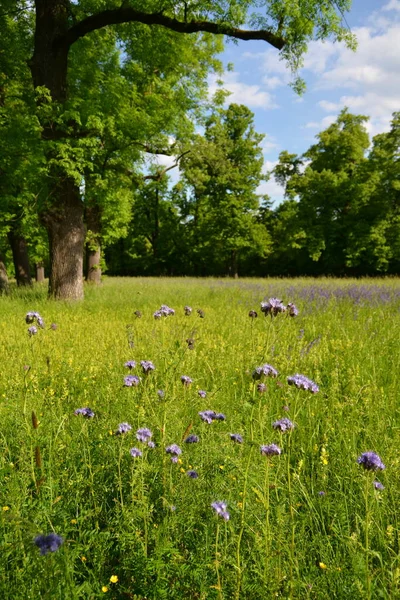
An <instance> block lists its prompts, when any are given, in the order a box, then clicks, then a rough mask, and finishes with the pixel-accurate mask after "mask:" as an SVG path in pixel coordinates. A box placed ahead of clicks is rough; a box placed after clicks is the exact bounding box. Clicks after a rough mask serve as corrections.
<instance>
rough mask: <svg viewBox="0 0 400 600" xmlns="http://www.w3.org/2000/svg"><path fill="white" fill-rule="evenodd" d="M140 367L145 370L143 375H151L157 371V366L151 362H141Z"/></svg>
mask: <svg viewBox="0 0 400 600" xmlns="http://www.w3.org/2000/svg"><path fill="white" fill-rule="evenodd" d="M140 366H141V367H142V369H143V373H150V371H154V370H155V366H154V365H153V363H152V362H151V360H141V361H140Z"/></svg>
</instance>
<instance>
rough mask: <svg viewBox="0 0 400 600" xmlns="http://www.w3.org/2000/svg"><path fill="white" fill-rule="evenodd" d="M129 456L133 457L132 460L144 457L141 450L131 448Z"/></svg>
mask: <svg viewBox="0 0 400 600" xmlns="http://www.w3.org/2000/svg"><path fill="white" fill-rule="evenodd" d="M129 454H130V455H131V456H132V458H139V457H140V456H142V455H143V453H142V451H141V450H139V448H131V449H130V450H129Z"/></svg>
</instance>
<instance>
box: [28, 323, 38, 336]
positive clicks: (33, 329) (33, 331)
mask: <svg viewBox="0 0 400 600" xmlns="http://www.w3.org/2000/svg"><path fill="white" fill-rule="evenodd" d="M37 332H38V330H37V327H35V326H34V325H32V326H31V327H28V333H29V336H30V337H32V336H33V335H36V334H37Z"/></svg>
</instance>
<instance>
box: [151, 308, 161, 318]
mask: <svg viewBox="0 0 400 600" xmlns="http://www.w3.org/2000/svg"><path fill="white" fill-rule="evenodd" d="M153 317H154V318H155V319H161V317H162V312H160V311H159V310H156V312H155V313H153Z"/></svg>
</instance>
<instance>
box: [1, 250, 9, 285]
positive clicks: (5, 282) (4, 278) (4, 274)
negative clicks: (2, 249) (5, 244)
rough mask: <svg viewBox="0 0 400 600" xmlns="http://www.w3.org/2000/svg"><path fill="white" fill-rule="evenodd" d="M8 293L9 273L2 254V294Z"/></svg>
mask: <svg viewBox="0 0 400 600" xmlns="http://www.w3.org/2000/svg"><path fill="white" fill-rule="evenodd" d="M7 293H8V275H7V269H6V265H5V264H4V257H3V256H2V255H1V254H0V295H1V294H7Z"/></svg>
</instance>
